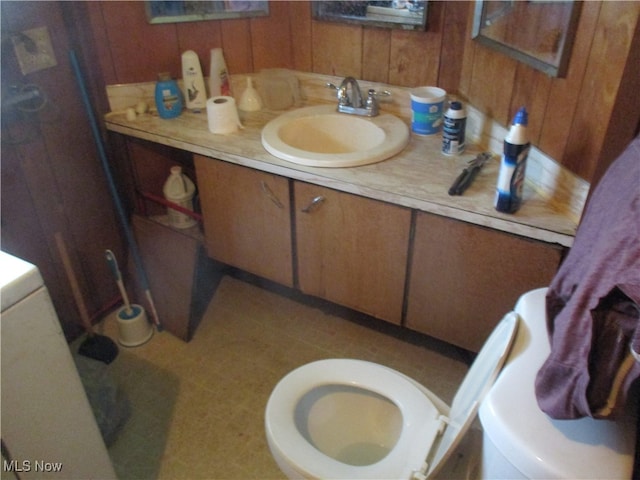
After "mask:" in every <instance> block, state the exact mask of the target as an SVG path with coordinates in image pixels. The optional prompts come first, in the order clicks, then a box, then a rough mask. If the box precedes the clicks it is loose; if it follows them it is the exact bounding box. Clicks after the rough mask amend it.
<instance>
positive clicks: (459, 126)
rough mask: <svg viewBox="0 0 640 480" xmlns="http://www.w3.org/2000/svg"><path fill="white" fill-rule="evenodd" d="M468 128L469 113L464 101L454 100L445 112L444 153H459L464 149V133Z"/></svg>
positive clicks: (443, 125)
mask: <svg viewBox="0 0 640 480" xmlns="http://www.w3.org/2000/svg"><path fill="white" fill-rule="evenodd" d="M466 128H467V114H466V112H465V110H464V107H463V106H462V103H460V102H457V101H453V102H451V103H450V104H449V109H448V110H447V111H446V113H445V114H444V123H443V124H442V153H444V154H445V155H459V154H460V153H462V151H463V150H464V135H465V130H466Z"/></svg>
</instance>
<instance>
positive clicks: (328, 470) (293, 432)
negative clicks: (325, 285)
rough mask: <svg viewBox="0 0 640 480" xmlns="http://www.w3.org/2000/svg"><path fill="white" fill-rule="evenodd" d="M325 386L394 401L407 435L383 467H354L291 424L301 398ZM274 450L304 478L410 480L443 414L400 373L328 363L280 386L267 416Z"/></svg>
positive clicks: (382, 462) (297, 373)
mask: <svg viewBox="0 0 640 480" xmlns="http://www.w3.org/2000/svg"><path fill="white" fill-rule="evenodd" d="M322 385H350V386H353V387H359V388H362V389H364V390H369V391H372V392H375V393H377V394H379V395H382V396H383V397H386V398H387V399H389V400H390V401H392V402H393V403H394V404H395V405H396V406H397V407H398V409H399V410H400V411H401V413H402V434H401V435H400V437H399V439H398V442H397V443H396V445H395V446H394V447H393V448H392V450H391V451H390V452H389V454H388V455H387V456H386V457H384V458H383V459H382V460H380V461H379V462H376V463H374V464H372V465H367V466H353V465H348V464H345V463H342V462H340V461H338V460H335V459H333V458H331V457H329V456H327V455H325V454H324V453H322V452H321V451H320V450H318V449H316V448H315V447H314V446H313V445H311V443H309V441H308V440H307V439H306V438H305V437H304V436H303V435H302V434H301V433H300V432H299V431H298V429H297V427H296V425H295V422H294V421H292V412H293V411H294V410H295V408H296V405H297V403H298V401H299V400H300V397H301V394H302V393H304V392H308V391H310V390H311V389H313V388H316V387H318V386H322ZM265 419H266V420H265V423H266V429H267V432H268V435H267V437H268V438H269V442H270V447H271V448H275V449H277V450H279V451H280V452H286V455H287V456H288V458H289V459H290V460H291V462H292V463H293V464H295V465H297V466H298V469H301V467H300V466H301V465H304V466H305V468H306V470H304V471H298V472H297V473H298V474H299V475H300V476H302V477H313V478H324V479H328V478H351V479H374V478H386V479H388V478H396V477H397V476H398V474H399V472H402V473H401V475H402V477H403V478H410V476H411V473H412V472H413V471H414V470H419V469H420V468H421V467H422V464H423V462H424V461H425V459H426V457H427V454H428V452H429V447H430V446H431V445H432V443H433V442H434V439H435V438H436V436H437V435H438V432H439V430H440V429H441V428H442V427H443V425H444V420H443V417H442V415H441V412H439V411H438V409H437V408H436V406H435V405H434V404H433V402H432V401H431V400H430V399H429V398H428V397H427V396H426V395H425V394H424V393H423V392H422V391H421V390H420V389H419V388H418V387H417V386H416V385H415V384H414V383H413V382H411V381H410V380H408V379H407V378H406V377H404V376H402V375H401V374H399V373H398V372H395V371H394V370H392V369H390V368H387V367H385V366H383V365H378V364H375V363H371V362H366V361H363V360H352V359H329V360H319V361H317V362H313V363H310V364H307V365H304V366H302V367H300V368H298V369H296V370H294V371H292V372H291V373H289V374H288V375H287V376H285V377H284V378H283V379H282V380H281V381H280V382H279V383H278V385H277V386H276V388H275V389H274V391H273V393H272V394H271V397H270V398H269V402H268V404H267V409H266V415H265Z"/></svg>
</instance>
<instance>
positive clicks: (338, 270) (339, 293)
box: [294, 182, 411, 324]
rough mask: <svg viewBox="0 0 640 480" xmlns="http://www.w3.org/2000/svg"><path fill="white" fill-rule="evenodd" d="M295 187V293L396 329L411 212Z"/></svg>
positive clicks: (319, 189) (327, 191)
mask: <svg viewBox="0 0 640 480" xmlns="http://www.w3.org/2000/svg"><path fill="white" fill-rule="evenodd" d="M294 185H295V187H294V191H295V205H296V213H295V217H296V230H295V231H296V240H297V254H298V279H299V284H300V289H301V290H302V291H303V292H305V293H308V294H311V295H314V296H318V297H321V298H324V299H327V300H330V301H332V302H335V303H338V304H340V305H344V306H347V307H350V308H353V309H355V310H358V311H361V312H365V313H367V314H369V315H373V316H375V317H377V318H380V319H383V320H386V321H389V322H392V323H395V324H400V322H401V317H402V303H403V292H404V285H405V272H406V265H407V252H408V245H409V231H410V227H411V212H410V210H408V209H406V208H402V207H397V206H394V205H389V204H385V203H383V202H379V201H375V200H370V199H366V198H363V197H359V196H356V195H351V194H347V193H341V192H337V191H334V190H330V189H327V188H323V187H319V186H315V185H310V184H306V183H300V182H296V183H295V184H294Z"/></svg>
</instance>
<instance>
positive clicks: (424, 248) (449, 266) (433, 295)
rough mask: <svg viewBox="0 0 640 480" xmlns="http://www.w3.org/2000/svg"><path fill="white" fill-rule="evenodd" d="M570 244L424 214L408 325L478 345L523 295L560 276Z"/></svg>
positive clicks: (417, 242)
mask: <svg viewBox="0 0 640 480" xmlns="http://www.w3.org/2000/svg"><path fill="white" fill-rule="evenodd" d="M562 251H563V249H562V247H560V246H557V245H551V244H547V243H543V242H538V241H534V240H529V239H525V238H522V237H517V236H515V235H511V234H508V233H503V232H498V231H495V230H491V229H487V228H483V227H479V226H475V225H471V224H468V223H465V222H460V221H456V220H451V219H447V218H443V217H439V216H436V215H431V214H427V213H423V212H420V213H418V215H417V218H416V229H415V239H414V248H413V258H412V261H411V270H410V280H409V291H408V296H407V317H406V325H407V326H408V327H409V328H411V329H414V330H417V331H420V332H423V333H427V334H428V335H431V336H433V337H436V338H440V339H442V340H445V341H447V342H449V343H453V344H455V345H458V346H461V347H463V348H466V349H468V350H472V351H478V350H479V349H480V347H481V346H482V344H483V343H484V341H485V340H486V338H487V336H488V335H489V333H490V332H491V330H492V329H493V327H494V326H495V325H496V324H497V323H498V321H500V319H501V318H502V317H503V316H504V315H505V314H506V313H507V312H509V311H511V310H513V307H514V306H515V303H516V301H517V300H518V298H519V297H520V295H522V294H523V293H525V292H527V291H528V290H532V289H534V288H539V287H544V286H546V285H548V284H549V282H550V281H551V279H552V278H553V276H554V274H555V272H556V270H557V268H558V265H559V264H560V259H561V256H562Z"/></svg>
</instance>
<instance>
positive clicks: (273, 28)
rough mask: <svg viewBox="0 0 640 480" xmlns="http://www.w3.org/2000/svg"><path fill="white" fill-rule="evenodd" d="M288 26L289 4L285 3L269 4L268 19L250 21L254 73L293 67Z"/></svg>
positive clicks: (261, 18)
mask: <svg viewBox="0 0 640 480" xmlns="http://www.w3.org/2000/svg"><path fill="white" fill-rule="evenodd" d="M289 25H290V19H289V4H288V3H286V2H271V3H270V4H269V16H268V17H257V18H253V19H251V46H252V52H253V69H254V71H256V72H258V71H260V70H261V69H263V68H273V67H282V68H292V67H293V59H292V48H291V31H290V29H289ZM247 73H248V72H247Z"/></svg>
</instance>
